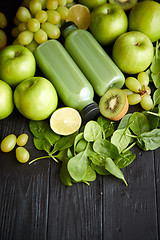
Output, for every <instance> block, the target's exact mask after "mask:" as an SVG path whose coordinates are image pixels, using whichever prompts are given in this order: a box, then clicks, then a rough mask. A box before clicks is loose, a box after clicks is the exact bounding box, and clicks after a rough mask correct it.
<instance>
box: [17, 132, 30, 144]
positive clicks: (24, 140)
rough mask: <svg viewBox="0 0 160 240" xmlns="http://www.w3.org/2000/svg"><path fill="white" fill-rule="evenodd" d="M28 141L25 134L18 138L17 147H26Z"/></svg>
mask: <svg viewBox="0 0 160 240" xmlns="http://www.w3.org/2000/svg"><path fill="white" fill-rule="evenodd" d="M27 141H28V135H27V134H26V133H23V134H21V135H19V136H18V138H17V145H18V146H20V147H22V146H24V145H25V144H26V143H27Z"/></svg>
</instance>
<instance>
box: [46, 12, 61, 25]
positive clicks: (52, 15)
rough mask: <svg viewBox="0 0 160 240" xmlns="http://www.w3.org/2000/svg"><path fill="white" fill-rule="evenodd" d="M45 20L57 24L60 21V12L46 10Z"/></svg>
mask: <svg viewBox="0 0 160 240" xmlns="http://www.w3.org/2000/svg"><path fill="white" fill-rule="evenodd" d="M46 12H47V15H48V18H47V22H49V23H52V24H59V23H60V21H61V14H60V13H59V12H57V11H55V10H47V11H46Z"/></svg>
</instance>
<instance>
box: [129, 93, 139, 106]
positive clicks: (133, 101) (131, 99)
mask: <svg viewBox="0 0 160 240" xmlns="http://www.w3.org/2000/svg"><path fill="white" fill-rule="evenodd" d="M127 98H128V103H129V105H136V104H138V103H139V102H140V101H141V96H140V95H139V94H138V93H132V94H130V95H128V96H127Z"/></svg>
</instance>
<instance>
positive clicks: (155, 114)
mask: <svg viewBox="0 0 160 240" xmlns="http://www.w3.org/2000/svg"><path fill="white" fill-rule="evenodd" d="M147 113H149V114H151V115H154V116H156V117H160V115H159V114H158V113H154V112H150V111H147Z"/></svg>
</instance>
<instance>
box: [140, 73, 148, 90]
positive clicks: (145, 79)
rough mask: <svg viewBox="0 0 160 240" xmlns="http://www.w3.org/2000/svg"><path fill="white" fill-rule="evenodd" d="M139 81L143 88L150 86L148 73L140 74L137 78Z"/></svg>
mask: <svg viewBox="0 0 160 240" xmlns="http://www.w3.org/2000/svg"><path fill="white" fill-rule="evenodd" d="M137 79H138V81H139V82H140V84H141V86H142V87H146V86H148V84H149V76H148V74H147V73H146V72H140V73H139V74H138V76H137Z"/></svg>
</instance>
